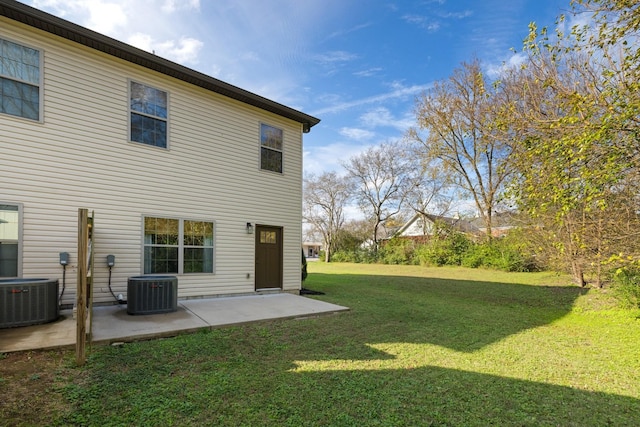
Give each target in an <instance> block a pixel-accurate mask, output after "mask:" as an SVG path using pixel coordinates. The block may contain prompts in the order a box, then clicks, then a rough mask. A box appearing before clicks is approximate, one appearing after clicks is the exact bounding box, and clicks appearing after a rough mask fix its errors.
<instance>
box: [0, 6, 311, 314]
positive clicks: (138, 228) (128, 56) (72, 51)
mask: <svg viewBox="0 0 640 427" xmlns="http://www.w3.org/2000/svg"><path fill="white" fill-rule="evenodd" d="M0 85H1V87H2V90H1V91H0V170H1V171H2V180H1V181H2V185H0V277H3V278H22V277H46V278H58V279H60V281H61V283H62V276H63V268H62V266H61V264H60V261H61V260H60V259H59V253H61V252H63V253H69V254H70V259H69V260H68V265H67V266H66V268H67V271H66V273H67V274H66V292H65V293H64V296H63V300H62V304H63V305H67V306H68V305H71V304H72V303H73V302H74V300H75V295H74V294H75V287H76V283H75V282H76V274H75V273H74V272H75V269H76V268H77V260H76V259H75V258H76V257H77V256H76V254H77V253H78V252H77V247H78V238H77V235H78V209H79V208H82V209H88V210H89V212H94V213H95V215H94V221H93V246H92V251H93V255H94V267H93V268H94V272H93V287H94V291H93V298H94V301H95V302H96V303H110V302H113V298H112V295H111V294H110V291H109V289H108V287H107V284H108V281H109V280H110V281H111V283H112V286H113V291H114V292H115V293H116V294H125V298H126V291H127V278H128V277H130V276H137V275H143V274H144V275H147V274H148V275H167V274H170V275H175V276H177V277H178V278H179V291H178V297H180V298H190V297H203V296H211V295H221V294H242V293H253V292H256V291H262V290H267V289H269V290H280V291H290V292H295V291H298V290H299V289H300V288H301V280H300V243H301V241H302V139H303V134H304V133H306V132H309V131H310V129H311V128H312V127H313V126H314V125H316V124H317V123H318V122H319V119H317V118H315V117H312V116H310V115H307V114H305V113H303V112H300V111H297V110H294V109H292V108H289V107H287V106H284V105H281V104H279V103H276V102H274V101H271V100H269V99H266V98H263V97H261V96H258V95H256V94H253V93H251V92H248V91H246V90H243V89H240V88H238V87H235V86H232V85H230V84H227V83H225V82H222V81H220V80H217V79H215V78H212V77H209V76H207V75H204V74H202V73H199V72H197V71H194V70H191V69H189V68H186V67H184V66H181V65H178V64H176V63H173V62H171V61H168V60H166V59H163V58H160V57H158V56H156V55H153V54H151V53H148V52H145V51H142V50H139V49H136V48H134V47H132V46H129V45H127V44H124V43H121V42H119V41H116V40H114V39H111V38H109V37H106V36H104V35H102V34H99V33H96V32H94V31H91V30H88V29H86V28H83V27H80V26H78V25H75V24H73V23H71V22H68V21H65V20H63V19H60V18H57V17H55V16H52V15H50V14H47V13H44V12H42V11H40V10H37V9H34V8H31V7H29V6H26V5H24V4H22V3H19V2H17V1H12V0H2V1H1V2H0ZM107 255H114V256H115V258H114V260H115V265H114V266H113V270H112V274H113V276H112V277H111V274H110V273H109V269H108V268H107V262H106V259H107Z"/></svg>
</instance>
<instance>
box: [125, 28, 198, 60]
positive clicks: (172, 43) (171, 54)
mask: <svg viewBox="0 0 640 427" xmlns="http://www.w3.org/2000/svg"><path fill="white" fill-rule="evenodd" d="M127 43H129V44H130V45H132V46H135V47H137V48H138V49H142V50H146V51H147V52H152V53H154V54H156V55H158V56H162V57H163V58H167V59H170V60H172V61H175V62H178V63H181V64H189V63H191V64H193V63H196V62H198V53H199V52H200V49H202V46H203V43H202V42H201V41H200V40H197V39H194V38H191V37H183V38H181V39H179V40H177V41H176V40H165V41H162V42H160V41H156V40H154V39H153V37H152V36H151V35H149V34H142V33H135V34H133V35H132V36H131V37H129V39H128V40H127Z"/></svg>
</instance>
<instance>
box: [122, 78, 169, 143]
mask: <svg viewBox="0 0 640 427" xmlns="http://www.w3.org/2000/svg"><path fill="white" fill-rule="evenodd" d="M129 110H130V123H129V126H130V138H131V141H133V142H140V143H142V144H147V145H153V146H154V147H161V148H167V123H168V94H167V92H165V91H162V90H160V89H156V88H153V87H151V86H146V85H143V84H142V83H136V82H134V81H132V82H131V86H130V93H129Z"/></svg>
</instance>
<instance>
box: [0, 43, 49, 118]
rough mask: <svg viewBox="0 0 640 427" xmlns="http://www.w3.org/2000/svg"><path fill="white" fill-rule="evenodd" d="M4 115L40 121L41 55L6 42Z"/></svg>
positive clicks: (0, 95) (0, 92) (0, 85)
mask: <svg viewBox="0 0 640 427" xmlns="http://www.w3.org/2000/svg"><path fill="white" fill-rule="evenodd" d="M0 113H5V114H11V115H12V116H18V117H24V118H26V119H32V120H40V52H39V51H37V50H36V49H32V48H30V47H26V46H21V45H19V44H17V43H13V42H10V41H8V40H2V39H0Z"/></svg>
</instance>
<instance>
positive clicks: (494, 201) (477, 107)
mask: <svg viewBox="0 0 640 427" xmlns="http://www.w3.org/2000/svg"><path fill="white" fill-rule="evenodd" d="M496 96H497V95H496V91H495V87H494V86H492V85H491V84H490V83H489V82H488V80H487V78H486V77H485V75H484V74H483V72H482V70H481V66H480V63H479V61H473V62H471V63H463V64H462V66H461V68H458V69H456V70H455V71H454V73H453V74H452V75H451V76H450V77H449V79H447V80H444V81H441V82H437V83H436V84H435V85H434V86H433V88H432V89H430V90H429V91H427V92H426V93H424V94H423V95H422V96H421V98H420V99H419V100H418V101H417V103H416V119H417V128H414V129H412V130H411V131H410V132H409V134H408V136H409V138H410V139H411V140H413V141H415V142H416V143H418V144H419V146H420V147H421V157H422V159H423V161H424V162H425V164H430V165H434V166H435V167H436V168H437V169H438V171H439V173H440V175H441V176H443V177H444V176H446V177H447V179H448V182H450V183H451V185H453V186H454V187H455V188H457V189H458V190H460V191H461V192H462V194H463V195H464V196H470V197H471V198H472V199H473V201H474V202H475V206H476V208H477V209H478V212H479V213H480V215H481V216H482V218H483V219H484V222H485V225H486V229H487V236H488V237H490V236H491V228H492V223H493V214H494V212H495V210H496V207H497V205H498V201H499V196H500V192H501V191H502V189H503V186H504V184H505V180H506V179H507V177H508V176H509V174H510V173H511V166H510V152H511V146H510V145H509V144H507V143H506V141H505V140H504V134H503V132H502V131H501V129H500V128H499V127H498V126H496V123H495V122H494V117H495V114H494V109H495V108H496V103H495V100H496ZM422 133H426V136H424V137H422V136H421V134H422Z"/></svg>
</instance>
